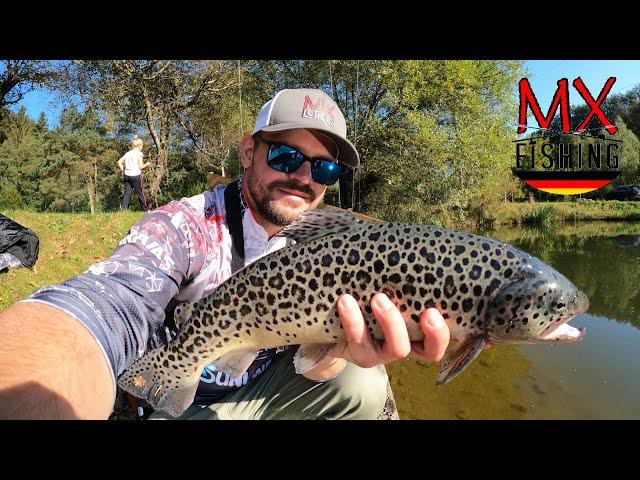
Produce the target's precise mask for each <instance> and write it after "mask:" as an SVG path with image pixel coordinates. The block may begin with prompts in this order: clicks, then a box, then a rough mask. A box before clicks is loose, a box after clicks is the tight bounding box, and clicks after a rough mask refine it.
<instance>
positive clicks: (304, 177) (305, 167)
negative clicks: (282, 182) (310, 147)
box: [290, 161, 313, 185]
mask: <svg viewBox="0 0 640 480" xmlns="http://www.w3.org/2000/svg"><path fill="white" fill-rule="evenodd" d="M290 175H291V177H292V178H295V179H296V180H297V181H298V182H300V183H301V184H304V185H308V184H310V183H311V182H312V181H313V179H312V178H311V162H307V161H304V162H302V165H300V166H299V167H298V169H297V170H296V171H294V172H291V173H290Z"/></svg>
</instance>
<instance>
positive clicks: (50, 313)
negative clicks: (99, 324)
mask: <svg viewBox="0 0 640 480" xmlns="http://www.w3.org/2000/svg"><path fill="white" fill-rule="evenodd" d="M0 329H2V336H0V419H8V418H11V419H45V418H46V419H61V418H83V419H85V418H86V419H89V418H90V419H107V418H108V417H109V414H110V413H111V410H112V408H113V402H114V400H115V399H114V391H115V389H114V385H113V380H112V375H111V370H110V367H109V364H108V362H107V359H106V358H105V356H104V354H103V353H102V351H101V349H100V346H99V345H98V342H97V341H96V340H95V339H94V338H93V336H92V335H91V334H90V333H89V331H88V330H87V329H86V328H85V327H84V326H82V325H81V324H80V322H78V321H77V320H76V319H75V318H73V317H72V316H70V315H68V314H66V313H65V312H63V311H62V310H58V309H57V308H53V307H50V306H48V305H44V304H40V303H35V302H30V303H18V304H15V305H13V306H12V307H9V308H7V309H6V310H4V311H3V312H1V313H0Z"/></svg>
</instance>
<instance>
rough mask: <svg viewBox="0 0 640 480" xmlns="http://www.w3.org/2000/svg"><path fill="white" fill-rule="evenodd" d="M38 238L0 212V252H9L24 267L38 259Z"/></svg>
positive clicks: (33, 263) (29, 265)
mask: <svg viewBox="0 0 640 480" xmlns="http://www.w3.org/2000/svg"><path fill="white" fill-rule="evenodd" d="M39 249H40V240H39V239H38V236H37V235H36V234H35V233H33V231H31V230H30V229H28V228H26V227H23V226H22V225H20V224H19V223H16V222H14V221H13V220H11V219H10V218H8V217H5V216H4V215H2V214H0V254H2V253H10V254H11V255H13V256H14V257H16V258H17V259H18V260H20V262H22V265H24V266H25V267H29V268H31V267H33V266H34V265H35V263H36V261H37V260H38V253H39Z"/></svg>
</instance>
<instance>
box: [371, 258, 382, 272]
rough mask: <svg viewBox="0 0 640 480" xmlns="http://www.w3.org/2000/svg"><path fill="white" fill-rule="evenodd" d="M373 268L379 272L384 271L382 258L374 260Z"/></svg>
mask: <svg viewBox="0 0 640 480" xmlns="http://www.w3.org/2000/svg"><path fill="white" fill-rule="evenodd" d="M373 270H374V271H375V272H376V273H377V274H380V273H382V271H383V270H384V263H383V262H382V260H376V261H375V262H373Z"/></svg>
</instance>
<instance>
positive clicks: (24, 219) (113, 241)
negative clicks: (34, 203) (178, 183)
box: [0, 210, 142, 311]
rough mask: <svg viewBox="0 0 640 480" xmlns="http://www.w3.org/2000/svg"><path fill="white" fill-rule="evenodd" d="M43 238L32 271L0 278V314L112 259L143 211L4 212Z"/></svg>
mask: <svg viewBox="0 0 640 480" xmlns="http://www.w3.org/2000/svg"><path fill="white" fill-rule="evenodd" d="M3 215H5V216H7V217H9V218H11V219H12V220H14V221H16V222H18V223H19V224H21V225H23V226H25V227H27V228H30V229H31V230H33V231H34V232H35V234H36V235H38V238H39V239H40V254H39V256H38V261H37V262H36V264H35V266H34V267H33V269H31V270H29V269H27V268H17V269H9V272H7V273H4V274H1V275H0V311H1V310H4V309H5V308H7V307H8V306H10V305H12V304H13V303H15V302H17V301H18V300H21V299H23V298H25V297H26V296H28V295H30V294H31V293H32V292H34V291H35V290H37V289H38V288H40V287H43V286H45V285H51V284H55V283H60V282H62V281H64V280H66V279H68V278H70V277H72V276H74V275H77V274H78V273H81V272H83V271H84V270H86V269H87V267H89V266H90V265H92V264H94V263H96V262H99V261H101V260H104V259H105V258H107V257H108V256H109V254H110V253H111V252H112V251H113V249H114V248H115V247H116V246H117V245H118V242H119V241H120V240H121V239H122V238H123V237H124V236H125V235H126V233H127V231H128V230H129V228H130V227H131V225H133V224H134V223H135V222H136V220H137V219H139V218H140V217H141V216H142V212H134V211H130V212H113V213H98V214H95V215H91V214H89V213H86V214H84V213H37V212H28V211H22V210H13V211H11V210H9V211H3Z"/></svg>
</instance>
